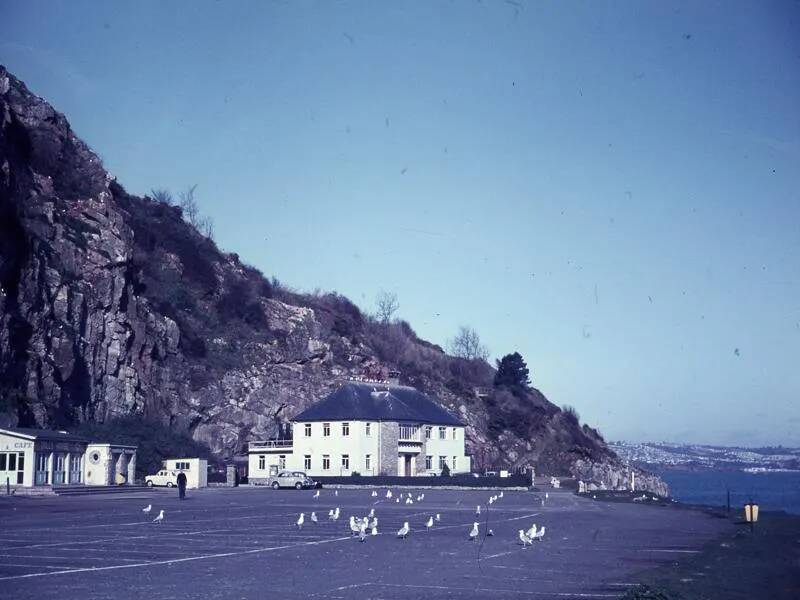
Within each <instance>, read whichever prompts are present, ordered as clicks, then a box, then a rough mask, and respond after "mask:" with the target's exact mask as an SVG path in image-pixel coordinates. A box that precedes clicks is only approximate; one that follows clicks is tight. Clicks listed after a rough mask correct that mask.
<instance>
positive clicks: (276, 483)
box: [267, 471, 316, 490]
mask: <svg viewBox="0 0 800 600" xmlns="http://www.w3.org/2000/svg"><path fill="white" fill-rule="evenodd" d="M267 485H269V486H270V487H272V489H273V490H277V489H278V488H294V489H296V490H302V489H308V488H313V487H315V485H316V484H315V483H314V481H313V480H312V479H311V478H310V477H309V476H308V475H306V474H305V473H303V472H302V471H280V472H279V473H278V474H277V475H272V476H270V478H269V481H268V482H267Z"/></svg>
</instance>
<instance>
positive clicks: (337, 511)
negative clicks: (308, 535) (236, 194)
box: [333, 506, 339, 521]
mask: <svg viewBox="0 0 800 600" xmlns="http://www.w3.org/2000/svg"><path fill="white" fill-rule="evenodd" d="M333 520H334V521H338V520H339V507H338V506H337V507H336V509H335V510H334V511H333Z"/></svg>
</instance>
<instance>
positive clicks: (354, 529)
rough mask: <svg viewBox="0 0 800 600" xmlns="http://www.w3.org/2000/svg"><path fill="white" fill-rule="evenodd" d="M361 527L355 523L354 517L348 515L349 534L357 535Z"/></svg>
mask: <svg viewBox="0 0 800 600" xmlns="http://www.w3.org/2000/svg"><path fill="white" fill-rule="evenodd" d="M360 529H361V527H359V526H358V525H356V518H355V517H350V535H351V536H352V535H357V534H358V532H359V530H360Z"/></svg>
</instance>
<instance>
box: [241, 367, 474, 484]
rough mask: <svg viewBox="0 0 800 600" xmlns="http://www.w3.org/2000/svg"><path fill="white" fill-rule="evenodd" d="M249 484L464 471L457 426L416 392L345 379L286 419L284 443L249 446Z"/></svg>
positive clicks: (455, 420)
mask: <svg viewBox="0 0 800 600" xmlns="http://www.w3.org/2000/svg"><path fill="white" fill-rule="evenodd" d="M248 454H249V465H248V467H249V468H248V471H249V479H250V482H251V483H263V480H264V479H266V478H267V477H269V475H270V474H271V473H272V474H274V473H275V472H277V471H278V470H279V469H284V468H285V469H294V470H298V471H305V472H306V473H308V474H309V475H311V476H312V477H315V476H316V477H319V476H325V475H329V476H339V475H352V474H354V473H359V474H361V475H380V474H383V475H401V476H412V475H439V474H441V472H442V470H443V469H444V466H445V465H447V467H448V469H449V470H450V472H451V473H452V474H456V473H468V472H469V471H470V467H471V464H470V457H469V456H467V455H466V454H464V424H463V423H462V422H461V421H460V420H459V419H458V418H456V417H455V416H454V415H452V414H451V413H450V412H448V411H447V410H445V409H444V408H443V407H442V406H440V405H439V404H438V403H436V402H435V401H433V400H431V399H430V398H428V397H427V396H426V395H425V394H423V393H422V392H420V391H419V390H417V389H415V388H412V387H408V386H401V385H396V384H392V383H369V382H357V381H351V382H348V383H346V384H344V385H343V386H341V387H340V388H339V389H338V390H336V391H335V392H333V393H332V394H330V395H329V396H327V397H326V398H325V399H324V400H322V401H320V402H318V403H317V404H315V405H313V406H311V407H310V408H308V409H307V410H305V411H303V412H301V413H300V414H298V415H297V416H296V417H295V418H294V419H292V439H291V440H269V441H263V442H250V445H249V450H248Z"/></svg>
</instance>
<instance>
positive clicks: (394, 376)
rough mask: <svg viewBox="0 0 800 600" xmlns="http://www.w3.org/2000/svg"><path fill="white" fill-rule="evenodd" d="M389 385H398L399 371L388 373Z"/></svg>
mask: <svg viewBox="0 0 800 600" xmlns="http://www.w3.org/2000/svg"><path fill="white" fill-rule="evenodd" d="M387 381H388V382H389V385H400V371H389V377H388V379H387Z"/></svg>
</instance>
